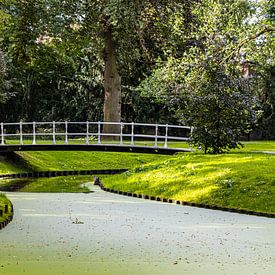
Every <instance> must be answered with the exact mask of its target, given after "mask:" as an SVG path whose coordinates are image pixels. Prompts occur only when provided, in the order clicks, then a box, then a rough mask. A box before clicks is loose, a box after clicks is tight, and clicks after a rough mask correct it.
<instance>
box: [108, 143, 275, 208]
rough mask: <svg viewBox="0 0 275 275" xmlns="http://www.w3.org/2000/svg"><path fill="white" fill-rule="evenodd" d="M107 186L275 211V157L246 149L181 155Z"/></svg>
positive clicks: (192, 200) (201, 201)
mask: <svg viewBox="0 0 275 275" xmlns="http://www.w3.org/2000/svg"><path fill="white" fill-rule="evenodd" d="M273 145H274V144H273ZM253 146H254V147H255V145H253ZM254 149H255V148H254ZM246 150H247V149H246ZM104 184H105V186H106V187H110V188H114V189H117V190H122V191H129V192H135V193H141V194H147V195H152V196H160V197H166V198H172V199H176V200H184V201H189V202H197V203H207V204H215V205H219V206H224V207H233V208H240V209H247V210H254V211H262V212H267V213H275V200H274V197H275V155H270V154H263V153H249V152H247V151H245V150H244V151H240V152H239V153H230V154H224V155H203V154H198V153H193V154H179V155H177V156H174V157H172V158H170V159H167V160H165V161H163V160H161V161H155V162H153V163H150V164H145V165H143V166H142V167H139V168H135V169H132V170H130V172H127V173H124V174H122V175H116V176H113V177H112V178H106V179H104Z"/></svg>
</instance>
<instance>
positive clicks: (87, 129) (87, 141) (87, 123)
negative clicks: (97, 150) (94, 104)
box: [86, 121, 89, 145]
mask: <svg viewBox="0 0 275 275" xmlns="http://www.w3.org/2000/svg"><path fill="white" fill-rule="evenodd" d="M86 145H89V121H86Z"/></svg>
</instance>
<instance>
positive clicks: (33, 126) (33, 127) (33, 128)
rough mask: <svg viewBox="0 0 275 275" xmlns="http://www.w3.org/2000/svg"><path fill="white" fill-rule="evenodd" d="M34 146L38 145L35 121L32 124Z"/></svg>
mask: <svg viewBox="0 0 275 275" xmlns="http://www.w3.org/2000/svg"><path fill="white" fill-rule="evenodd" d="M32 144H33V145H35V144H36V136H35V121H33V123H32Z"/></svg>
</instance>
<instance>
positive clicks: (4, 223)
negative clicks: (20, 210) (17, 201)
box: [0, 202, 13, 230]
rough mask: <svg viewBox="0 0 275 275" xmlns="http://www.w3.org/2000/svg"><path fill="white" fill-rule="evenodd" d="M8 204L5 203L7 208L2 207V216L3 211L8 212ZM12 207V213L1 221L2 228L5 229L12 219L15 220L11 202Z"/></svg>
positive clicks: (0, 210) (0, 227)
mask: <svg viewBox="0 0 275 275" xmlns="http://www.w3.org/2000/svg"><path fill="white" fill-rule="evenodd" d="M8 207H9V206H8V205H7V204H6V205H5V209H4V210H3V209H0V216H2V215H3V212H5V213H7V212H8ZM10 207H11V209H10V210H11V215H10V216H8V217H7V218H6V219H5V220H4V221H2V222H0V230H1V229H3V228H4V227H6V226H7V225H8V224H9V223H10V222H11V221H12V220H13V205H12V203H11V202H10Z"/></svg>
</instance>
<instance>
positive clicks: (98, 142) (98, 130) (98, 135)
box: [97, 121, 101, 144]
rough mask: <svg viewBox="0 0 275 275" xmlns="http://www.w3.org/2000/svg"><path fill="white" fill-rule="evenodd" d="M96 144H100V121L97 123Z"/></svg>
mask: <svg viewBox="0 0 275 275" xmlns="http://www.w3.org/2000/svg"><path fill="white" fill-rule="evenodd" d="M97 144H101V142H100V121H98V122H97Z"/></svg>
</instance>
